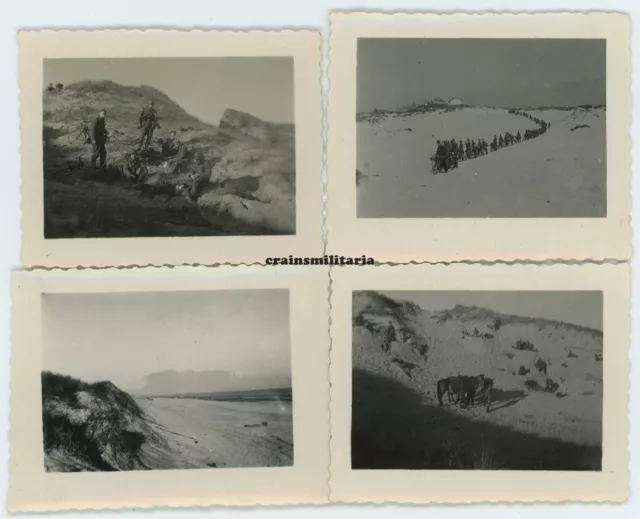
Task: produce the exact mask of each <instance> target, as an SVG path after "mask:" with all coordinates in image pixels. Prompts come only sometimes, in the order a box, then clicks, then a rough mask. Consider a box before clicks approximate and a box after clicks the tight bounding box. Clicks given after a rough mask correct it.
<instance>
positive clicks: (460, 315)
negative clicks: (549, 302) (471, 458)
mask: <svg viewBox="0 0 640 519" xmlns="http://www.w3.org/2000/svg"><path fill="white" fill-rule="evenodd" d="M353 316H354V327H353V369H354V428H355V429H356V430H358V431H367V432H360V434H363V435H364V436H365V437H366V436H367V435H368V434H371V435H375V432H374V431H373V430H372V429H369V428H368V427H367V425H366V423H367V422H369V421H372V420H379V421H380V423H388V422H389V421H391V420H392V416H391V415H395V414H397V413H398V412H399V411H397V410H394V408H396V407H397V406H398V405H400V404H399V403H398V402H397V401H396V400H393V399H392V397H391V395H390V396H389V398H390V399H389V400H385V399H380V398H379V397H376V403H375V405H371V404H367V402H366V400H367V398H368V397H367V395H368V394H369V393H370V392H371V391H377V390H376V389H375V387H378V386H380V385H383V386H384V385H388V384H392V383H393V384H397V386H398V389H397V391H398V392H406V393H411V394H413V397H412V399H413V400H416V401H417V403H416V405H415V406H412V407H416V408H418V407H419V408H420V412H419V413H418V414H420V415H421V416H423V417H424V419H425V420H428V421H432V420H435V421H436V422H438V424H440V425H441V426H442V427H441V429H440V430H438V431H437V432H436V430H437V429H432V430H431V432H430V433H429V435H430V438H429V440H427V438H426V437H425V439H424V446H423V447H421V448H423V449H425V450H426V451H428V452H433V451H434V449H438V448H439V447H440V446H441V444H442V442H444V441H445V440H447V438H449V439H451V437H452V436H451V435H453V438H454V440H455V441H454V443H457V444H458V446H459V447H460V448H466V447H468V446H469V445H471V444H472V445H473V449H476V448H480V447H481V445H476V444H477V441H476V440H477V439H474V438H475V435H476V433H477V432H478V431H480V430H483V431H485V432H484V434H487V435H490V436H487V437H486V438H485V443H484V444H485V445H492V446H493V447H494V448H495V450H496V451H499V449H500V442H502V441H507V440H508V441H513V443H514V448H515V446H517V445H518V444H521V445H523V446H524V445H530V447H531V448H534V447H535V448H536V449H537V448H540V449H541V452H542V453H541V454H540V456H541V457H540V459H538V460H537V461H536V462H535V463H533V462H530V461H527V462H526V463H524V461H523V460H522V459H521V458H519V457H516V458H513V459H506V460H503V464H506V465H507V466H510V468H523V467H525V468H526V467H528V468H547V469H558V468H564V469H574V470H585V469H591V470H592V469H594V468H598V467H599V466H600V461H599V458H598V456H599V455H600V454H599V453H600V445H601V442H602V401H603V400H602V398H603V378H602V362H601V361H599V360H598V359H597V358H596V355H601V354H602V333H601V332H599V331H597V330H591V329H589V328H585V327H580V326H576V325H572V324H567V323H560V322H554V321H548V320H544V319H536V318H531V319H528V318H519V317H517V316H506V315H501V314H497V313H496V312H493V311H491V310H487V309H479V308H475V307H455V308H454V309H451V310H450V311H442V312H431V311H425V310H422V309H421V308H420V307H418V306H417V305H415V304H413V303H403V302H398V301H394V300H392V299H390V298H387V297H386V296H384V295H382V294H378V293H375V292H358V293H356V294H355V295H354V302H353ZM494 319H500V321H501V326H500V327H499V329H497V330H496V329H494V327H493V324H494ZM389 323H393V324H394V325H395V326H396V328H397V329H398V330H399V333H398V336H397V337H396V339H395V340H393V341H392V342H391V343H390V344H389V345H388V346H384V340H385V330H386V328H387V326H388V325H389ZM476 335H477V336H476ZM519 340H524V341H529V342H531V343H532V344H533V345H534V347H535V350H536V351H519V350H516V349H514V345H515V344H516V343H517V342H518V341H519ZM538 358H541V359H543V360H544V361H545V362H546V363H547V364H548V367H547V374H542V373H539V372H538V371H537V370H536V368H535V363H536V361H537V359H538ZM521 367H524V369H525V370H529V373H527V374H526V375H521V374H519V370H520V368H521ZM356 373H358V374H359V375H358V376H357V377H356ZM458 374H461V375H479V374H484V375H485V376H487V377H490V378H492V379H493V380H494V381H495V389H494V392H493V397H492V400H493V402H492V405H491V412H489V413H487V412H486V410H485V407H484V406H483V405H477V406H475V407H472V408H471V409H461V408H459V407H458V406H456V405H449V403H448V402H447V401H446V399H445V404H446V405H445V407H443V408H441V407H439V406H438V399H437V395H436V383H437V381H438V380H439V379H441V378H445V377H450V376H455V375H458ZM547 378H551V379H552V380H553V381H555V382H557V383H558V384H559V388H558V390H557V391H556V393H547V392H544V391H539V392H538V391H534V392H529V391H527V390H526V388H525V381H527V380H535V381H537V382H538V384H540V385H541V386H544V385H545V382H546V379H547ZM358 380H360V381H366V384H364V383H358ZM394 387H395V386H393V387H391V389H390V390H393V391H394V392H395V391H396V390H395V389H394ZM400 388H404V389H400ZM382 394H384V391H382ZM358 402H360V404H358ZM358 405H360V406H361V409H357V407H358ZM362 409H365V410H367V409H368V410H367V411H362ZM412 413H414V411H412ZM385 416H386V417H387V418H384V417H385ZM416 416H417V415H416ZM415 419H416V420H417V419H418V418H415ZM405 420H407V421H408V422H411V420H410V419H409V418H405ZM356 421H357V422H358V423H356ZM450 422H456V423H457V425H456V426H455V427H456V429H449V428H448V427H447V426H445V425H444V424H446V423H450ZM481 424H483V425H481ZM423 426H424V424H422V423H421V424H418V423H417V422H416V423H414V425H413V426H412V425H409V424H408V423H407V424H405V427H404V430H405V431H406V433H403V434H398V435H396V434H395V433H394V434H391V436H392V438H391V439H388V440H385V443H384V444H380V443H377V442H374V443H376V444H377V445H379V448H380V449H381V450H382V451H384V452H387V451H392V450H393V449H394V447H393V445H395V444H396V443H402V442H403V441H404V440H403V438H405V435H408V436H411V435H412V434H415V431H417V430H418V429H419V428H421V427H423ZM485 426H486V427H485ZM489 426H491V427H489ZM385 427H386V426H385ZM412 427H414V428H415V429H412ZM439 427H440V426H439ZM482 427H485V429H481V428H482ZM369 431H370V433H369ZM412 431H413V432H412ZM463 433H464V434H463ZM516 437H517V439H514V438H516ZM456 438H457V439H456ZM545 439H548V440H549V441H551V440H553V441H557V442H559V443H558V445H557V446H556V445H553V446H552V448H551V447H549V448H548V447H547V446H546V445H544V446H542V447H541V445H543V444H544V441H546V440H545ZM364 442H365V443H367V441H366V439H365V440H364ZM540 442H543V443H542V444H541V443H540ZM565 444H566V445H565ZM567 445H569V446H571V445H573V446H576V449H573V448H569V447H567V449H568V450H567V449H565V451H562V448H565V447H566V446H567ZM354 447H357V446H356V445H355V444H354ZM578 447H580V449H586V450H585V451H584V452H588V453H589V455H588V456H587V457H583V455H584V452H583V450H580V449H578ZM549 449H551V450H549ZM558 449H560V453H558V452H556V451H558ZM574 451H575V452H574ZM563 452H564V453H563ZM569 452H572V453H574V454H566V453H569ZM545 453H546V454H545ZM574 455H575V457H572V456H574ZM376 456H377V454H375V448H374V455H373V457H374V458H375V457H376ZM414 456H418V454H417V453H414ZM498 457H500V454H499V453H498ZM391 462H392V461H390V463H391ZM425 464H426V465H429V462H425ZM439 468H443V467H439Z"/></svg>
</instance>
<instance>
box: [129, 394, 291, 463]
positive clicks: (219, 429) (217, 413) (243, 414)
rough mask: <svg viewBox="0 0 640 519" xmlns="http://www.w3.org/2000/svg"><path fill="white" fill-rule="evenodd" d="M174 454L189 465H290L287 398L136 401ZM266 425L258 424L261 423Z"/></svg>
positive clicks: (289, 412) (159, 399) (142, 399)
mask: <svg viewBox="0 0 640 519" xmlns="http://www.w3.org/2000/svg"><path fill="white" fill-rule="evenodd" d="M136 401H137V403H138V405H139V406H140V408H141V409H142V410H143V411H144V412H145V413H146V414H147V416H148V417H149V418H150V420H151V422H152V425H153V427H154V428H155V430H156V431H157V432H158V433H159V434H161V435H162V436H164V437H165V439H166V440H167V442H168V444H169V447H170V450H171V451H172V452H173V453H174V456H175V457H176V458H181V459H183V460H185V461H186V462H188V463H190V464H192V465H193V466H194V467H202V468H204V467H218V468H221V467H277V466H290V465H292V464H293V428H292V409H291V403H290V402H282V403H281V402H257V403H253V402H252V403H241V402H211V401H204V400H197V399H192V398H147V397H140V398H137V399H136ZM263 422H264V423H266V425H262V423H263Z"/></svg>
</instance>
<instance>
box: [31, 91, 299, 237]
mask: <svg viewBox="0 0 640 519" xmlns="http://www.w3.org/2000/svg"><path fill="white" fill-rule="evenodd" d="M149 99H153V100H154V101H155V103H156V108H157V111H158V114H159V118H160V124H161V128H159V129H157V130H156V132H155V133H154V138H153V142H152V143H151V152H150V154H149V168H150V171H151V174H150V175H149V176H148V178H147V180H146V181H145V182H144V183H143V184H142V185H141V186H138V188H136V189H134V188H132V187H129V186H127V185H126V184H124V182H123V180H122V176H121V173H120V171H119V170H120V168H121V166H122V164H123V162H124V157H125V155H126V154H128V153H130V152H131V151H132V149H133V148H135V147H136V146H137V139H138V138H139V136H140V129H139V128H138V117H139V114H140V110H141V107H142V106H145V105H146V104H147V102H148V101H149ZM101 108H106V109H107V129H108V130H109V132H110V138H109V141H108V142H107V144H106V149H107V170H106V171H100V170H95V169H93V168H91V167H90V157H91V145H90V144H87V143H85V142H84V139H83V138H79V135H80V134H79V131H78V130H79V128H80V126H81V123H82V122H85V123H89V122H90V121H91V120H93V118H94V117H95V116H96V114H97V112H98V110H99V109H101ZM170 130H175V131H176V132H177V135H178V137H179V138H180V139H181V140H182V141H183V142H184V143H185V144H186V145H187V147H188V148H189V150H190V153H191V158H190V162H189V163H188V164H186V165H185V166H184V167H183V168H182V170H181V171H180V172H177V173H175V174H169V173H168V172H167V170H166V167H164V166H163V163H164V161H165V158H164V157H163V156H162V155H161V142H160V139H165V138H167V136H168V134H169V131H170ZM294 132H295V129H294V127H293V125H290V124H276V123H270V122H267V121H262V120H260V119H258V118H256V117H253V116H251V115H250V114H245V113H242V112H238V111H235V110H226V111H225V113H224V114H223V117H222V119H221V121H220V125H219V126H218V127H216V126H214V125H211V124H206V123H204V122H202V121H200V120H198V119H197V118H196V117H194V116H192V115H190V114H188V113H187V112H185V111H184V110H183V109H182V108H181V107H180V106H179V105H178V104H177V103H175V102H174V101H173V100H172V99H170V98H169V97H168V96H167V95H165V94H164V93H163V92H160V91H159V90H157V89H154V88H151V87H147V86H141V87H134V86H125V85H120V84H118V83H115V82H113V81H82V82H79V83H74V84H71V85H67V86H66V87H65V89H64V90H63V91H62V92H60V93H58V92H53V93H52V92H44V94H43V157H44V177H45V182H44V187H45V207H44V211H45V235H46V237H47V238H75V237H82V238H85V237H87V238H95V237H131V236H136V237H138V236H140V237H142V236H202V235H207V236H221V235H256V234H293V233H294V232H295V135H294ZM197 152H202V153H203V154H204V157H205V160H206V162H207V163H208V165H209V168H210V170H211V178H210V184H209V186H208V187H207V188H206V189H205V190H204V193H203V194H202V196H200V198H198V200H197V203H185V202H186V201H185V200H184V199H182V197H180V196H177V194H176V186H177V185H179V184H183V183H188V184H189V185H190V182H191V181H190V179H189V173H190V171H192V169H193V167H194V165H195V154H196V153H197Z"/></svg>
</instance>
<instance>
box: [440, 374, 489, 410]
mask: <svg viewBox="0 0 640 519" xmlns="http://www.w3.org/2000/svg"><path fill="white" fill-rule="evenodd" d="M492 389H493V379H490V378H487V377H485V376H484V375H477V376H474V377H469V376H461V375H458V376H457V377H448V378H443V379H440V380H438V383H437V386H436V392H437V395H438V404H439V405H444V403H443V401H442V398H443V397H444V395H445V393H446V394H447V400H448V401H449V403H451V402H454V403H457V402H460V407H470V406H472V405H474V403H475V399H476V395H482V396H484V401H485V404H486V409H487V412H489V407H490V406H491V391H492Z"/></svg>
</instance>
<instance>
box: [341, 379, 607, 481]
mask: <svg viewBox="0 0 640 519" xmlns="http://www.w3.org/2000/svg"><path fill="white" fill-rule="evenodd" d="M525 396H526V395H524V394H520V392H519V391H506V392H500V393H497V395H496V397H497V398H496V399H497V400H499V401H500V402H501V403H502V404H503V407H504V406H506V405H514V404H515V403H516V402H517V401H518V400H521V399H522V398H524V397H525ZM505 403H506V404H505ZM351 466H352V468H354V469H447V470H451V469H462V470H472V469H484V470H572V471H583V470H601V469H602V449H601V448H600V446H584V445H575V444H571V443H567V442H564V441H561V440H556V439H553V438H541V437H538V436H535V435H532V434H526V433H522V432H518V431H514V430H512V429H510V428H508V427H504V426H498V425H493V424H489V423H485V422H479V421H473V420H470V419H468V418H465V417H463V416H459V415H457V414H453V413H451V412H450V411H447V410H446V409H442V408H440V407H438V406H434V405H431V404H429V403H425V402H424V401H423V399H422V397H421V395H419V394H418V393H416V392H414V391H413V390H411V389H410V388H408V387H406V386H403V385H402V384H400V383H399V382H396V381H395V380H391V379H388V378H385V377H382V376H379V375H374V374H371V373H368V372H366V371H362V370H358V369H356V370H354V371H353V409H352V430H351Z"/></svg>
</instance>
